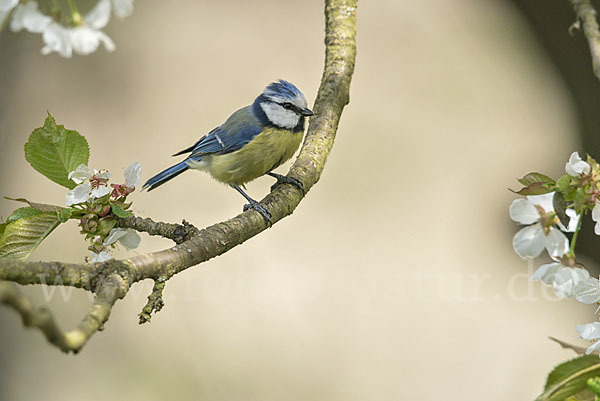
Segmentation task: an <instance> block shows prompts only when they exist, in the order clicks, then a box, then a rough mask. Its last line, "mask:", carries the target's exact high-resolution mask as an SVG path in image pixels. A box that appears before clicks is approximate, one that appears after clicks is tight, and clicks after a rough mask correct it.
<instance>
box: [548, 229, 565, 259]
mask: <svg viewBox="0 0 600 401" xmlns="http://www.w3.org/2000/svg"><path fill="white" fill-rule="evenodd" d="M544 244H545V246H546V250H548V254H549V255H550V256H551V257H555V258H560V257H561V256H563V255H564V254H565V253H567V251H568V250H569V240H568V239H567V236H566V235H565V234H563V232H562V231H560V230H558V229H556V228H554V227H551V228H550V232H549V233H548V235H546V236H545V238H544Z"/></svg>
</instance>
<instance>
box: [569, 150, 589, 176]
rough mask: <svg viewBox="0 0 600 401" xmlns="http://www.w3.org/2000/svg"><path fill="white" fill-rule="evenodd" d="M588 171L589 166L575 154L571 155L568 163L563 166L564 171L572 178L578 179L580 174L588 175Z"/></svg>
mask: <svg viewBox="0 0 600 401" xmlns="http://www.w3.org/2000/svg"><path fill="white" fill-rule="evenodd" d="M590 170H591V167H590V165H589V164H588V163H586V162H584V161H583V160H581V157H579V153H577V152H573V153H571V157H569V161H568V162H567V163H566V164H565V171H566V172H567V174H569V175H570V176H573V177H579V176H580V175H581V174H589V173H590Z"/></svg>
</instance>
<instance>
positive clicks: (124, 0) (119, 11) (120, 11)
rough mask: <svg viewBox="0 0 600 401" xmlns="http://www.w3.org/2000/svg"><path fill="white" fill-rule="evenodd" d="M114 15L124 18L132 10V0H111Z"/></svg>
mask: <svg viewBox="0 0 600 401" xmlns="http://www.w3.org/2000/svg"><path fill="white" fill-rule="evenodd" d="M112 3H113V6H114V10H115V15H116V16H117V17H119V18H125V17H128V16H130V15H131V13H132V12H133V0H112Z"/></svg>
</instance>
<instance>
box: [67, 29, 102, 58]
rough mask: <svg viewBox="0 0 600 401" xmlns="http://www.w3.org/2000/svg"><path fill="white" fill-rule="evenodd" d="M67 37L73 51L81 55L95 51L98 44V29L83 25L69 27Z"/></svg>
mask: <svg viewBox="0 0 600 401" xmlns="http://www.w3.org/2000/svg"><path fill="white" fill-rule="evenodd" d="M69 37H70V38H71V43H72V45H73V51H74V52H75V53H77V54H81V55H82V56H85V55H88V54H90V53H93V52H95V51H96V50H97V49H98V45H99V44H100V39H99V38H98V31H96V30H94V29H92V28H90V27H89V26H85V25H82V26H78V27H75V28H71V29H69Z"/></svg>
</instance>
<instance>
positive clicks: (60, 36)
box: [42, 22, 73, 58]
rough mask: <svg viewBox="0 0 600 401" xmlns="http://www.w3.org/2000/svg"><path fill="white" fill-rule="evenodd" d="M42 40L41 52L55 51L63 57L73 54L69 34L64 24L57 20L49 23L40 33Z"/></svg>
mask: <svg viewBox="0 0 600 401" xmlns="http://www.w3.org/2000/svg"><path fill="white" fill-rule="evenodd" d="M42 40H43V41H44V44H45V46H44V47H43V48H42V54H49V53H52V52H57V53H58V54H60V55H61V56H63V57H66V58H71V55H72V54H73V46H72V45H71V36H70V35H69V31H68V30H67V28H65V27H64V26H62V25H60V24H58V23H57V22H52V23H50V25H48V26H47V27H46V29H44V32H43V33H42Z"/></svg>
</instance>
